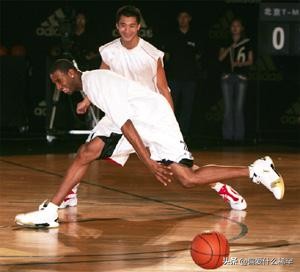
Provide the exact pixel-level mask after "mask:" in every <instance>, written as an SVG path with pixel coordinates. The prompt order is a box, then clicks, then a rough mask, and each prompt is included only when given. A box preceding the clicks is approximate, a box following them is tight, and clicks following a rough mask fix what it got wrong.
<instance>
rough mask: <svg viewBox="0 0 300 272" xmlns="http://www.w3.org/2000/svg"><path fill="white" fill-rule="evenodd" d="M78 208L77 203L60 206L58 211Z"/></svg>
mask: <svg viewBox="0 0 300 272" xmlns="http://www.w3.org/2000/svg"><path fill="white" fill-rule="evenodd" d="M76 206H77V203H76V204H68V205H64V206H59V207H58V209H59V210H60V209H66V208H69V207H76Z"/></svg>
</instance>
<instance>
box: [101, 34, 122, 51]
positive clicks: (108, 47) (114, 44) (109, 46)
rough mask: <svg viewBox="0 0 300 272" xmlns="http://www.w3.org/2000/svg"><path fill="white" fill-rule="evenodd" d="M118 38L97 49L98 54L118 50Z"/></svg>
mask: <svg viewBox="0 0 300 272" xmlns="http://www.w3.org/2000/svg"><path fill="white" fill-rule="evenodd" d="M120 44H121V43H120V38H117V39H115V40H113V41H111V42H108V43H106V44H104V45H101V46H100V47H99V52H100V53H102V52H104V51H109V50H115V49H118V48H119V47H120Z"/></svg>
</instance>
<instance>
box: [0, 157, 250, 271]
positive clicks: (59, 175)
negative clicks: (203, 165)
mask: <svg viewBox="0 0 300 272" xmlns="http://www.w3.org/2000/svg"><path fill="white" fill-rule="evenodd" d="M0 161H2V162H4V163H7V164H11V165H15V166H18V167H21V168H25V169H29V170H31V171H35V172H40V173H44V174H48V175H51V176H56V177H60V178H62V177H63V175H61V174H57V173H53V172H51V171H48V170H44V169H40V168H36V167H31V166H28V165H25V164H20V163H16V162H13V161H9V160H5V159H0ZM81 183H83V184H87V185H91V186H96V187H100V188H102V189H105V190H108V191H113V192H117V193H120V194H125V195H130V196H132V197H135V198H140V199H143V200H148V201H152V202H156V203H160V204H163V205H167V206H172V207H175V208H178V209H181V210H185V211H188V212H190V213H193V214H202V215H205V216H214V217H218V218H222V219H226V220H228V221H231V222H233V223H235V224H237V225H238V226H239V227H240V229H241V231H240V233H239V234H238V235H237V236H234V237H232V238H230V239H228V240H229V241H230V242H232V241H235V240H238V239H240V238H242V237H244V236H245V235H246V234H247V233H248V227H247V225H245V224H243V223H241V222H238V221H236V220H233V219H230V218H227V217H225V216H221V215H216V214H213V213H205V212H200V211H198V210H194V209H191V208H187V207H184V206H181V205H177V204H174V203H170V202H166V201H163V200H159V199H155V198H152V197H146V196H142V195H138V194H134V193H130V192H127V191H122V190H119V189H115V188H112V187H109V186H105V185H101V184H95V183H93V182H90V181H87V180H82V181H81ZM186 250H189V248H186V247H185V248H181V249H176V250H170V251H159V253H166V252H172V251H186ZM129 254H147V252H137V253H135V252H132V253H129ZM122 255H124V253H122ZM111 256H112V255H111ZM1 257H3V258H5V257H6V256H1ZM16 257H20V256H16ZM22 257H23V258H25V257H26V256H22ZM27 257H28V258H30V256H27ZM49 257H50V258H51V256H49ZM49 257H48V258H49ZM55 257H60V256H55ZM64 257H65V256H64ZM76 257H80V255H78V256H76ZM158 258H169V257H165V256H164V257H158ZM140 259H141V258H140ZM125 260H134V259H124V261H125ZM106 261H112V260H106ZM115 261H122V259H120V260H115ZM82 262H90V261H82ZM93 262H104V260H95V261H93ZM59 263H64V262H50V263H44V262H40V263H22V264H21V263H14V264H0V266H7V265H30V264H41V265H42V264H59ZM71 263H75V262H71Z"/></svg>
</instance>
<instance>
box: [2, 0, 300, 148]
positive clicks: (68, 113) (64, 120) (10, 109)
mask: <svg viewBox="0 0 300 272" xmlns="http://www.w3.org/2000/svg"><path fill="white" fill-rule="evenodd" d="M286 2H287V1H286ZM260 3H261V1H257V0H244V1H238V0H227V1H4V2H3V1H2V2H1V4H0V5H1V38H0V43H1V44H2V45H4V46H5V47H7V48H10V47H11V46H13V45H15V44H22V45H24V46H25V47H26V49H27V57H26V58H17V59H16V57H9V56H7V57H1V58H0V59H1V66H0V68H1V97H0V99H1V112H0V114H1V116H0V117H1V118H0V120H1V136H2V138H3V137H4V138H5V137H18V132H17V133H12V131H14V132H15V131H16V128H19V127H20V126H22V125H23V124H24V125H26V126H27V127H28V130H27V131H26V135H27V136H28V137H30V136H31V135H41V136H43V135H45V133H46V127H47V122H49V100H51V95H52V88H51V85H50V84H49V80H48V76H47V62H48V61H49V59H48V58H47V56H48V55H49V49H50V47H51V46H52V45H54V44H57V43H60V42H61V38H60V37H57V36H56V37H55V36H51V27H52V26H51V23H49V21H51V19H49V18H51V16H52V19H53V15H54V14H55V12H56V11H59V12H63V14H64V15H65V16H66V17H68V16H69V14H71V13H70V12H71V11H72V10H75V11H83V12H84V13H85V14H86V15H87V17H88V29H89V31H90V32H91V33H93V39H94V40H95V42H96V43H97V46H96V47H98V46H99V45H101V44H103V43H106V42H108V41H111V40H112V39H114V37H113V35H112V33H113V30H114V24H115V12H116V10H117V9H118V8H119V7H120V6H122V5H125V4H133V5H135V6H137V7H138V8H140V9H141V11H142V14H143V18H144V20H145V22H146V25H147V27H145V28H143V29H142V33H141V36H143V37H144V38H145V39H146V40H148V41H150V42H152V43H153V44H154V45H156V46H157V47H158V48H160V49H163V44H164V39H165V37H166V36H167V34H168V32H169V31H170V29H172V28H174V27H176V14H177V12H178V11H179V10H180V9H182V8H185V9H188V10H189V11H190V12H191V13H192V16H193V20H192V27H193V28H194V30H195V31H196V32H197V33H198V34H199V39H200V40H201V41H202V47H203V54H202V59H201V71H200V72H199V87H198V93H197V97H196V99H195V102H194V114H193V124H192V139H193V140H194V141H197V140H200V141H201V140H208V141H218V140H219V139H221V126H222V111H223V103H222V96H221V90H220V81H219V76H220V73H219V72H220V67H219V63H218V61H217V54H218V48H219V44H220V43H221V42H222V41H223V40H224V39H225V38H226V35H227V29H228V26H229V24H230V20H231V19H232V18H233V17H235V16H238V17H241V18H242V19H243V20H244V23H245V25H246V32H247V34H248V36H250V38H251V39H252V40H253V44H254V47H255V48H254V55H255V62H254V65H253V67H252V68H251V72H250V81H249V86H248V93H247V101H246V111H245V114H246V130H247V131H246V137H247V141H248V142H253V143H257V142H271V141H275V142H288V143H296V144H299V141H300V140H299V127H300V91H299V90H300V79H299V78H300V69H299V67H300V64H299V56H292V55H284V56H274V55H271V54H270V53H265V52H261V49H260V48H259V46H258V44H259V42H258V37H259V32H260V28H261V25H262V23H261V22H260V21H259V6H260ZM54 18H55V16H54ZM49 29H50V30H49ZM43 31H44V32H45V33H47V34H44V35H41V33H44V32H43ZM38 33H39V35H38ZM151 33H152V34H153V36H152V35H151ZM151 36H152V37H151ZM70 103H71V104H72V102H70V100H69V98H66V97H64V96H61V99H60V104H61V106H60V110H59V111H58V114H57V119H58V120H59V121H57V123H56V125H57V126H58V127H59V128H60V129H64V128H65V129H69V128H72V127H76V126H77V124H76V122H78V120H77V119H78V118H77V117H74V114H73V113H72V110H71V109H70V108H71V106H70ZM47 104H48V107H47ZM17 131H19V130H17Z"/></svg>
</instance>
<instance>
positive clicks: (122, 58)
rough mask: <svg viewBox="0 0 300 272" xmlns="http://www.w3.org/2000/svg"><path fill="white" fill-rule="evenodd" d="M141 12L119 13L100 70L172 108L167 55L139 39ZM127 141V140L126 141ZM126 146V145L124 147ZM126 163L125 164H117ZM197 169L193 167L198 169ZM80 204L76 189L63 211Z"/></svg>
mask: <svg viewBox="0 0 300 272" xmlns="http://www.w3.org/2000/svg"><path fill="white" fill-rule="evenodd" d="M141 17H142V15H141V13H140V11H139V9H137V8H136V7H133V6H124V7H121V8H120V9H118V11H117V13H116V28H117V30H118V32H119V34H120V38H118V39H115V40H113V41H112V42H109V43H107V44H105V45H103V46H101V47H100V48H99V52H100V54H101V58H102V63H101V65H100V69H109V70H112V71H114V72H116V73H118V74H120V75H122V76H124V77H126V78H128V79H132V80H134V81H137V82H139V83H141V84H142V85H144V86H147V87H148V88H149V89H151V90H153V91H154V92H158V93H160V94H162V95H163V96H164V97H165V99H166V100H167V101H168V102H169V104H170V106H171V107H172V109H173V101H172V97H171V94H170V90H169V87H168V83H167V80H166V75H165V70H164V67H163V56H164V53H163V52H162V51H160V50H158V49H157V48H156V47H154V46H153V45H151V44H150V43H149V42H147V41H145V40H143V39H142V38H141V37H139V36H138V32H139V30H140V28H141V24H140V22H141ZM89 105H90V101H89V100H88V98H87V97H86V98H85V99H84V100H83V101H82V102H81V103H79V104H78V107H77V112H78V113H85V112H86V110H87V108H88V107H89ZM101 121H102V122H101V123H100V125H98V126H99V127H100V126H102V131H103V134H105V133H106V131H107V120H106V117H104V118H103V120H101ZM125 142H126V141H125ZM125 145H126V144H125ZM118 163H120V164H124V163H125V162H124V161H122V160H121V161H118ZM196 168H197V166H196V165H195V166H194V169H196ZM211 187H212V188H213V189H214V190H215V191H216V192H217V193H218V194H219V195H220V196H221V197H222V198H223V199H224V200H225V201H226V202H229V204H230V206H231V208H233V209H237V210H244V209H246V207H247V203H246V201H245V199H244V198H243V197H242V196H241V195H240V194H238V193H237V192H236V191H235V190H233V189H232V188H231V187H230V186H228V185H226V184H223V183H220V182H218V183H216V184H213V185H211ZM76 204H77V187H75V188H73V190H72V191H71V192H70V194H69V195H68V196H67V198H66V199H65V201H64V202H63V203H62V206H61V207H62V208H64V207H67V206H75V205H76Z"/></svg>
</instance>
